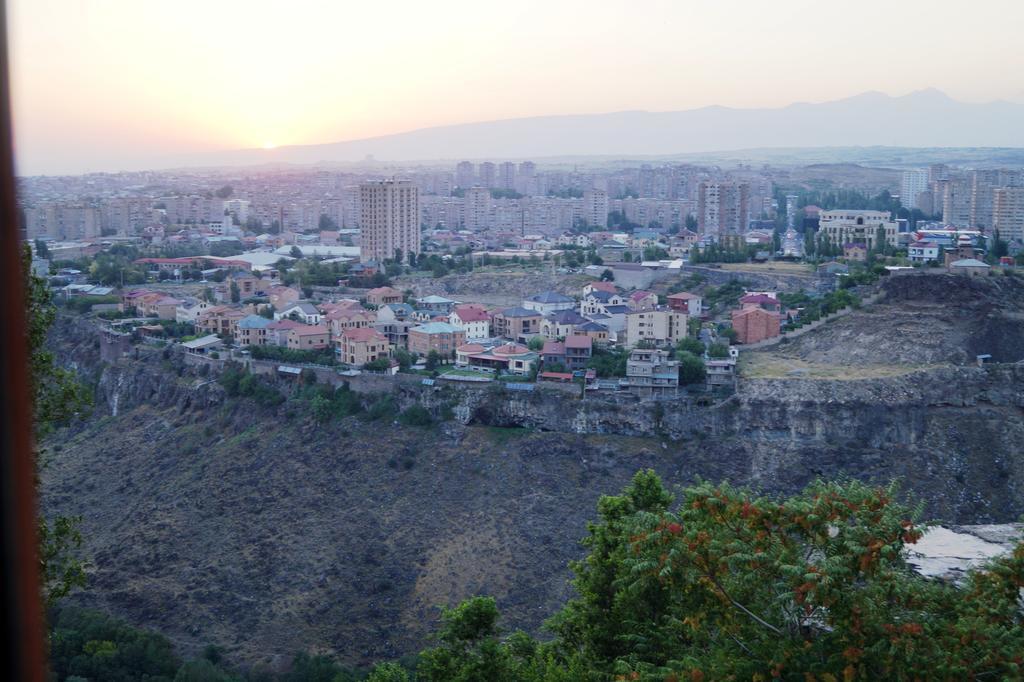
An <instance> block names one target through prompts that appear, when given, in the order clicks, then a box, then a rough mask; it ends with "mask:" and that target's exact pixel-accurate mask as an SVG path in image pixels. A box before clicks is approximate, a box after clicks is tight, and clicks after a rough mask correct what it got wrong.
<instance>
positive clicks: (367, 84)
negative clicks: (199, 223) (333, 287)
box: [8, 0, 1024, 174]
mask: <svg viewBox="0 0 1024 682" xmlns="http://www.w3.org/2000/svg"><path fill="white" fill-rule="evenodd" d="M8 12H9V15H10V16H9V22H8V23H9V31H10V32H11V36H10V38H11V53H12V54H11V56H12V63H13V69H14V72H13V85H14V109H15V126H16V143H17V149H18V155H19V171H20V172H21V173H24V174H34V173H58V172H83V171H87V170H118V169H122V168H124V169H128V168H140V167H150V166H159V165H161V164H163V165H167V162H166V160H167V159H170V158H172V157H173V155H175V154H181V153H188V152H196V151H203V150H218V149H232V148H239V147H260V146H269V145H286V144H305V143H317V142H333V141H339V140H348V139H355V138H361V137H368V136H373V135H379V134H386V133H392V132H400V131H404V130H409V129H414V128H419V127H425V126H432V125H440V124H446V123H460V122H469V121H479V120H490V119H496V118H512V117H518V116H530V115H543V114H562V113H597V112H605V111H617V110H623V109H646V110H652V111H656V110H673V109H686V108H693V107H699V106H705V105H709V104H722V105H728V106H737V107H760V106H783V105H785V104H789V103H791V102H793V101H824V100H829V99H837V98H841V97H845V96H849V95H853V94H857V93H859V92H863V91H865V90H880V91H883V92H886V93H889V94H893V95H898V94H905V93H907V92H910V91H912V90H917V89H921V88H925V87H936V88H939V89H941V90H943V91H945V92H947V93H948V94H950V95H951V96H953V97H955V98H957V99H962V100H968V101H987V100H992V99H1014V100H1024V49H1022V48H1021V27H1022V26H1024V0H972V2H970V3H966V4H965V3H960V2H956V3H955V2H953V1H952V0H928V1H924V0H850V1H840V0H774V1H773V2H766V1H765V0H663V1H645V0H631V2H610V1H608V2H605V1H603V0H589V1H587V2H582V1H580V2H577V1H575V0H545V1H543V2H534V1H532V0H515V1H512V2H494V1H491V2H481V1H480V0H475V1H473V2H461V1H459V2H455V1H446V0H434V1H433V2H428V1H424V0H416V1H410V2H405V1H404V0H390V1H385V2H373V1H372V0H366V1H363V2H351V1H346V0H336V1H333V2H327V1H325V2H312V1H303V0H280V1H278V2H269V1H268V2H261V1H260V0H244V1H243V0H238V1H235V0H166V1H165V0H92V1H85V0H9V3H8Z"/></svg>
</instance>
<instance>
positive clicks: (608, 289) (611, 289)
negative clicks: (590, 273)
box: [583, 280, 618, 297]
mask: <svg viewBox="0 0 1024 682" xmlns="http://www.w3.org/2000/svg"><path fill="white" fill-rule="evenodd" d="M594 291H603V292H605V293H608V294H615V293H618V287H616V286H615V282H605V281H602V280H597V281H595V282H587V283H586V284H584V285H583V296H584V297H586V296H588V295H589V294H591V293H592V292H594Z"/></svg>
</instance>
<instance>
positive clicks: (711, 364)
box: [704, 356, 736, 391]
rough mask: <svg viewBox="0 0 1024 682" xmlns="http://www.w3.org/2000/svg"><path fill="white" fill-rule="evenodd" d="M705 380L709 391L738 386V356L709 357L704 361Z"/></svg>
mask: <svg viewBox="0 0 1024 682" xmlns="http://www.w3.org/2000/svg"><path fill="white" fill-rule="evenodd" d="M704 367H705V371H706V375H705V377H706V378H705V381H706V383H707V387H708V390H709V391H713V390H715V389H721V388H734V387H735V386H736V358H735V357H734V356H730V357H728V358H708V359H707V360H705V361H704Z"/></svg>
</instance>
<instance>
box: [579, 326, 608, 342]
mask: <svg viewBox="0 0 1024 682" xmlns="http://www.w3.org/2000/svg"><path fill="white" fill-rule="evenodd" d="M576 333H577V334H579V335H581V336H587V337H589V338H590V340H591V341H593V343H594V345H595V346H606V345H608V327H606V326H604V325H603V324H599V323H597V322H585V323H583V324H581V325H579V326H578V327H576Z"/></svg>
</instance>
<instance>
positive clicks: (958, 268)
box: [949, 258, 992, 277]
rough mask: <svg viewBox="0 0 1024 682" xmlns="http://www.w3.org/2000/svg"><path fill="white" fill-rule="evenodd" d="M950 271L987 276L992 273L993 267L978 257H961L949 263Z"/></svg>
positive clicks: (973, 275)
mask: <svg viewBox="0 0 1024 682" xmlns="http://www.w3.org/2000/svg"><path fill="white" fill-rule="evenodd" d="M949 271H950V272H951V273H953V274H954V275H967V276H968V277H987V276H989V275H991V274H992V268H991V267H990V266H989V265H988V263H984V262H982V261H980V260H978V259H977V258H961V259H960V260H955V261H953V262H952V263H950V264H949Z"/></svg>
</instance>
